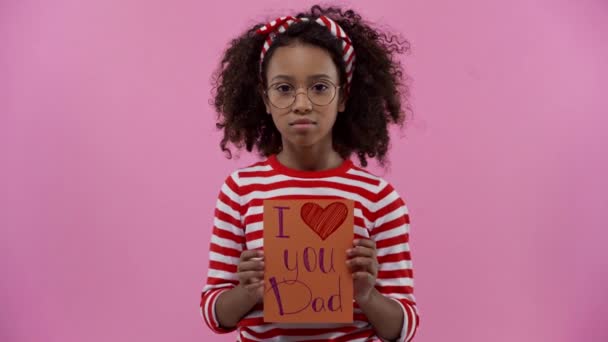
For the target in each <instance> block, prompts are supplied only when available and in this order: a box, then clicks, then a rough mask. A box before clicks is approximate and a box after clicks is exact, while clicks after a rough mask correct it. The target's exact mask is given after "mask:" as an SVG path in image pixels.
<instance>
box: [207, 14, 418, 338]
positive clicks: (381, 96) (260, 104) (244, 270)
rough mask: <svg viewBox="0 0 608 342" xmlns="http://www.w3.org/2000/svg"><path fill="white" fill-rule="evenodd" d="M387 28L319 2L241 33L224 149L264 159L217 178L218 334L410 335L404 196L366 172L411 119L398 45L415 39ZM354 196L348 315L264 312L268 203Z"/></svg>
mask: <svg viewBox="0 0 608 342" xmlns="http://www.w3.org/2000/svg"><path fill="white" fill-rule="evenodd" d="M394 38H395V37H394V36H392V35H387V34H384V33H382V32H379V31H377V30H375V29H373V28H372V27H370V26H369V25H368V24H366V23H365V22H364V21H362V19H361V17H360V16H359V15H358V14H357V13H355V12H354V11H352V10H348V11H345V12H344V11H342V10H340V9H338V8H322V7H320V6H313V7H312V8H311V10H310V11H308V12H306V13H300V14H298V15H295V16H286V17H281V18H279V19H277V20H274V21H272V22H270V23H267V24H260V25H256V26H255V27H253V28H251V29H250V30H248V31H247V32H245V33H244V34H243V35H241V36H240V37H238V38H237V39H235V40H233V41H232V43H231V45H230V47H229V48H228V50H227V51H226V52H225V55H224V57H223V59H222V62H221V65H220V67H219V69H218V71H217V73H216V74H215V87H214V96H215V101H214V105H215V108H216V110H217V112H218V113H219V115H218V119H219V121H218V123H217V127H218V128H219V129H222V130H223V132H224V137H223V139H222V141H221V144H220V146H221V148H222V150H223V151H225V152H226V153H227V155H228V157H229V158H230V156H231V152H230V149H229V148H228V147H227V145H228V144H229V143H232V144H233V145H235V146H236V147H237V148H242V147H243V146H244V147H245V148H246V149H247V151H249V152H251V151H252V150H253V149H254V147H255V148H256V149H257V150H258V151H259V153H260V154H261V156H262V157H263V160H262V161H260V162H258V163H256V164H253V165H251V166H249V167H245V168H242V169H239V170H237V171H235V172H233V173H232V174H231V175H230V176H228V177H227V179H226V181H225V183H224V184H223V186H222V187H221V191H220V194H219V198H218V200H217V206H216V209H215V219H214V227H213V235H212V238H211V245H210V255H209V260H210V264H209V271H208V276H207V284H206V286H205V287H204V289H203V291H202V300H201V303H200V308H201V314H202V317H203V319H204V321H205V323H206V324H207V325H208V326H209V328H211V329H212V330H213V331H214V332H216V333H226V332H231V331H234V330H238V340H239V341H287V340H315V341H321V340H339V341H379V340H383V341H389V340H390V341H394V340H397V341H410V340H412V338H413V336H414V334H415V332H416V329H417V327H418V322H419V317H418V310H417V308H416V304H415V299H414V294H413V285H414V283H413V273H412V261H411V256H410V250H409V245H408V240H409V217H408V210H407V207H406V205H405V203H404V201H403V200H402V199H401V198H400V196H399V195H398V194H397V192H396V191H395V190H394V189H393V187H392V186H391V185H390V184H389V183H387V182H386V181H385V180H384V179H382V178H380V177H377V176H375V175H372V174H370V173H369V172H367V171H365V170H364V169H363V168H361V167H358V166H355V165H354V163H353V162H352V161H351V159H350V158H351V156H352V155H353V154H355V155H356V156H357V157H358V161H359V162H360V164H361V166H362V167H365V166H367V158H368V157H369V158H375V159H377V160H378V161H379V163H380V164H381V165H384V163H385V156H386V153H387V150H388V146H389V133H388V125H389V124H390V123H396V124H402V123H403V120H404V111H403V109H402V103H401V100H402V98H404V97H407V95H408V92H407V88H405V87H404V86H403V83H402V77H403V72H402V69H401V66H400V65H399V63H398V61H397V59H396V58H394V54H395V53H402V52H404V51H405V50H407V48H408V46H407V42H400V41H398V40H396V39H394ZM278 197H283V198H285V197H289V198H295V197H298V198H303V197H304V198H306V197H309V198H310V197H315V198H344V199H350V200H353V201H354V202H355V213H354V215H355V227H354V236H355V240H354V241H353V248H351V249H349V250H348V251H347V258H348V261H347V266H348V268H349V270H350V272H351V273H352V278H353V290H354V298H353V306H354V317H353V319H354V321H353V323H351V324H329V323H327V324H306V325H302V324H277V323H264V321H263V304H262V303H263V300H262V299H263V294H264V283H263V280H264V253H263V227H262V217H263V215H262V208H263V200H264V199H269V198H278Z"/></svg>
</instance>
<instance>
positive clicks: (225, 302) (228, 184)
mask: <svg viewBox="0 0 608 342" xmlns="http://www.w3.org/2000/svg"><path fill="white" fill-rule="evenodd" d="M235 177H236V176H235V175H234V174H233V175H231V176H230V177H228V178H227V179H226V181H225V182H224V184H223V185H222V187H221V190H220V193H219V196H218V199H217V202H216V207H215V212H214V220H213V233H212V235H211V243H210V246H209V268H208V272H207V283H206V285H205V287H204V288H203V291H202V295H201V303H200V309H201V316H202V318H203V320H204V322H205V323H206V324H207V326H208V327H209V328H210V329H211V330H212V331H214V332H216V333H227V332H231V331H233V330H235V329H236V323H237V322H238V321H239V320H240V318H241V317H242V316H243V315H244V314H245V313H246V312H247V311H249V310H250V309H251V307H249V308H248V306H249V305H248V304H249V303H248V302H247V300H244V296H243V291H242V290H243V288H242V287H239V286H237V285H238V284H239V281H238V275H237V265H238V263H239V257H240V255H241V252H242V251H243V249H244V248H245V231H244V227H243V224H242V222H241V211H242V208H241V205H240V198H239V195H238V186H237V183H236V181H235ZM239 304H241V306H239ZM245 304H247V305H245ZM252 306H253V305H252ZM237 307H238V308H237ZM235 308H237V309H235ZM245 310H247V311H245Z"/></svg>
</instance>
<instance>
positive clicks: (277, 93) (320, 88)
mask: <svg viewBox="0 0 608 342" xmlns="http://www.w3.org/2000/svg"><path fill="white" fill-rule="evenodd" d="M338 88H340V87H339V86H336V85H335V84H333V83H331V82H330V81H327V80H323V81H317V82H315V83H314V84H312V85H311V86H309V87H308V88H307V90H306V95H307V96H308V99H309V100H310V102H312V103H313V104H315V105H317V106H327V105H328V104H330V103H331V102H332V101H333V100H334V97H336V93H337V92H338ZM264 93H265V94H266V97H268V101H270V103H271V104H272V105H273V106H275V107H277V108H279V109H285V108H288V107H291V105H293V104H294V102H295V101H296V95H297V89H296V87H294V86H293V85H291V84H289V83H286V82H277V83H274V84H271V85H270V86H269V87H268V88H267V89H266V90H265V91H264Z"/></svg>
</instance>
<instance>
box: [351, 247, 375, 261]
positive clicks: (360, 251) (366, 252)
mask: <svg viewBox="0 0 608 342" xmlns="http://www.w3.org/2000/svg"><path fill="white" fill-rule="evenodd" d="M346 255H347V256H348V257H351V258H353V257H358V256H362V257H368V258H372V259H375V258H376V251H375V250H374V249H372V248H369V247H363V246H356V247H354V248H350V249H348V250H347V251H346Z"/></svg>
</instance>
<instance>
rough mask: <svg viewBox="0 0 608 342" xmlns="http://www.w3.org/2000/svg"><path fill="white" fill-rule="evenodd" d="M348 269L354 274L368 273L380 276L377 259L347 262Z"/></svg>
mask: <svg viewBox="0 0 608 342" xmlns="http://www.w3.org/2000/svg"><path fill="white" fill-rule="evenodd" d="M346 265H347V266H348V269H349V270H350V271H351V272H353V273H356V272H366V273H369V274H370V275H372V276H376V275H377V274H378V262H377V261H376V259H375V258H370V257H355V258H352V259H350V260H348V261H347V262H346Z"/></svg>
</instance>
